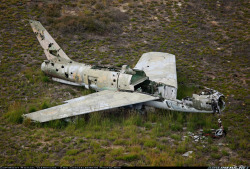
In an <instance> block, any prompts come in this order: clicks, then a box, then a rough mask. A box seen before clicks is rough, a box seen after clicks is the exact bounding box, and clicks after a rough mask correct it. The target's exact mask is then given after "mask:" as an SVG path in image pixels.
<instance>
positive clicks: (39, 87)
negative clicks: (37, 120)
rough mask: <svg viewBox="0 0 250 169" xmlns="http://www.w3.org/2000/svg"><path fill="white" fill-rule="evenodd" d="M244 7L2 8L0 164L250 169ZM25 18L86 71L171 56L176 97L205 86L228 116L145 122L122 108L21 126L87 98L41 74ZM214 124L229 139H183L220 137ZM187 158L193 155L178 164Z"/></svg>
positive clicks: (94, 4)
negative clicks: (219, 96) (149, 55)
mask: <svg viewBox="0 0 250 169" xmlns="http://www.w3.org/2000/svg"><path fill="white" fill-rule="evenodd" d="M248 6H249V2H248V1H246V0H238V1H232V0H227V1H226V0H216V1H215V0H204V1H195V0H169V1H165V0H158V1H156V0H128V1H125V0H114V1H111V0H96V1H95V0H85V1H84V0H76V1H29V0H23V1H17V0H10V1H7V0H2V1H1V3H0V9H1V13H0V37H1V38H0V121H1V122H0V134H1V138H0V166H19V165H23V166H39V165H42V166H54V165H56V166H72V165H74V166H218V165H219V166H234V165H236V166H239V165H244V166H249V165H250V162H249V159H250V154H249V152H250V144H249V141H247V140H249V139H250V137H249V133H250V130H249V129H250V128H249V127H250V125H249V112H250V109H249V104H250V102H249V101H250V97H249V65H250V57H249V53H250V52H249V48H248V47H249V30H250V29H249V8H248ZM29 19H33V20H39V21H40V22H41V23H42V24H43V26H44V27H45V28H46V29H47V30H48V32H49V33H50V34H51V36H52V37H53V38H54V39H55V40H56V42H57V43H58V44H59V45H60V46H61V47H62V49H63V50H64V51H65V53H66V54H67V55H68V56H69V57H70V58H71V59H73V60H74V61H78V62H82V63H87V64H92V65H105V66H115V67H121V65H123V64H128V65H130V66H131V67H133V66H134V65H135V64H136V63H137V61H138V60H139V58H140V57H141V55H142V54H143V53H146V52H151V51H157V52H167V53H171V54H174V55H175V56H176V61H177V64H176V66H177V79H178V87H179V90H178V97H184V96H186V95H190V94H191V93H193V92H198V91H199V90H200V88H201V87H203V86H206V87H209V88H213V89H215V90H218V91H220V92H221V93H223V94H224V95H225V96H226V109H225V110H224V112H223V114H222V115H213V114H195V113H180V112H169V111H166V110H158V109H149V110H148V113H147V114H144V115H143V114H142V115H141V114H140V113H138V112H136V111H134V110H129V109H125V108H122V109H115V110H111V111H105V112H95V113H92V114H89V115H84V116H82V117H81V118H76V119H75V120H74V122H65V121H64V120H58V121H54V122H50V123H45V124H34V123H31V122H30V121H28V120H26V121H23V119H22V118H21V115H22V114H23V113H28V112H33V111H36V110H40V109H44V108H48V107H50V106H53V105H58V104H61V103H62V101H64V100H69V99H72V98H75V97H79V96H82V95H86V94H89V93H91V92H93V91H88V90H85V89H84V88H81V87H72V86H68V85H63V84H59V83H56V82H53V81H52V80H50V78H48V77H46V76H45V75H44V74H43V73H42V72H41V69H40V67H41V63H42V62H43V60H45V59H46V57H45V55H44V53H43V50H42V48H41V46H40V45H39V42H38V41H37V39H36V36H35V34H34V33H33V31H32V29H31V27H30V25H29V23H28V20H29ZM218 118H221V119H222V123H223V126H224V127H225V128H226V130H227V135H226V137H223V138H220V139H212V138H210V137H206V138H204V139H203V140H200V141H198V142H196V141H195V140H194V139H193V138H192V137H190V136H189V135H190V134H192V133H194V134H195V135H197V134H198V133H199V131H200V129H203V131H208V132H209V131H210V129H212V128H214V129H216V128H217V127H218V125H217V119H218ZM190 132H191V133H190ZM187 151H193V153H192V154H191V155H190V156H189V157H184V156H182V155H183V154H184V153H185V152H187Z"/></svg>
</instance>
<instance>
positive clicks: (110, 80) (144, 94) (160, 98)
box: [24, 21, 225, 122]
mask: <svg viewBox="0 0 250 169" xmlns="http://www.w3.org/2000/svg"><path fill="white" fill-rule="evenodd" d="M30 23H31V27H32V29H33V31H34V32H35V34H36V36H37V38H38V41H39V42H40V44H41V46H42V47H43V49H44V52H45V55H46V57H47V59H48V60H45V61H44V62H43V63H42V65H41V69H42V71H43V72H44V73H45V74H47V75H48V76H50V77H52V79H53V80H54V81H57V82H60V83H65V84H68V85H75V86H85V88H87V89H89V88H92V89H94V90H96V91H99V92H98V93H94V94H90V95H88V96H83V97H79V98H75V99H71V100H68V101H65V102H66V104H63V105H59V106H56V107H52V108H49V109H45V110H40V111H37V112H34V113H30V114H26V115H24V116H25V117H27V118H31V119H32V120H34V121H39V122H46V121H50V120H55V119H61V118H66V117H71V116H75V115H81V114H85V113H90V112H94V111H100V110H106V109H111V108H116V107H122V106H127V105H134V107H136V108H141V107H142V105H143V104H144V105H147V106H153V107H157V108H162V109H168V110H174V111H182V112H201V113H215V112H216V113H221V111H222V110H223V109H224V108H225V102H224V101H223V97H224V96H223V95H222V94H221V93H219V92H218V91H216V90H212V89H206V90H205V91H204V92H202V93H200V94H199V95H197V94H193V96H192V97H190V98H189V97H187V98H184V99H182V100H177V99H176V95H177V74H176V62H175V56H174V55H172V54H169V53H162V52H149V53H144V54H143V55H142V57H141V58H140V60H139V61H138V63H137V64H136V66H135V67H134V69H131V68H129V66H128V65H123V66H122V68H121V70H118V69H115V68H109V67H102V66H91V65H86V64H82V63H77V62H74V61H72V60H70V59H69V58H68V56H67V55H66V54H65V53H64V52H63V51H62V49H61V48H60V47H59V45H58V44H57V43H56V42H55V40H54V39H53V38H52V37H51V36H50V35H49V33H48V32H47V31H46V29H45V28H44V27H43V26H42V25H41V23H40V22H38V21H30Z"/></svg>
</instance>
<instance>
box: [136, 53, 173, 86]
mask: <svg viewBox="0 0 250 169" xmlns="http://www.w3.org/2000/svg"><path fill="white" fill-rule="evenodd" d="M134 69H139V70H143V71H144V72H145V73H146V75H147V76H148V77H149V80H152V81H155V82H160V83H164V84H166V85H169V86H173V87H175V88H177V75H176V62H175V55H172V54H169V53H162V52H148V53H144V54H143V55H142V57H141V58H140V60H139V61H138V63H137V64H136V66H135V67H134Z"/></svg>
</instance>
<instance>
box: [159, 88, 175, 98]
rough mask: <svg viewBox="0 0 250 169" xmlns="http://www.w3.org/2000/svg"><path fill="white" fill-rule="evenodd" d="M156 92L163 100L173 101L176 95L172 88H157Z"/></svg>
mask: <svg viewBox="0 0 250 169" xmlns="http://www.w3.org/2000/svg"><path fill="white" fill-rule="evenodd" d="M158 91H159V93H160V95H161V96H162V97H163V98H165V99H170V100H175V99H176V95H177V89H176V88H175V87H172V86H166V85H164V86H159V87H158Z"/></svg>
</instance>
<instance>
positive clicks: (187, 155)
mask: <svg viewBox="0 0 250 169" xmlns="http://www.w3.org/2000/svg"><path fill="white" fill-rule="evenodd" d="M192 153H193V151H188V152H186V153H184V154H182V156H183V157H189V156H190V155H191V154H192Z"/></svg>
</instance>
